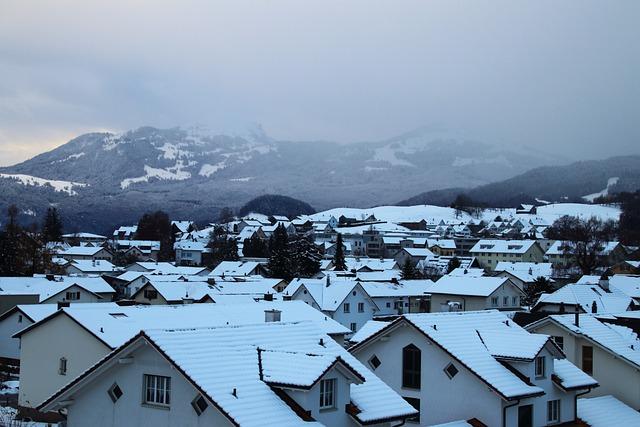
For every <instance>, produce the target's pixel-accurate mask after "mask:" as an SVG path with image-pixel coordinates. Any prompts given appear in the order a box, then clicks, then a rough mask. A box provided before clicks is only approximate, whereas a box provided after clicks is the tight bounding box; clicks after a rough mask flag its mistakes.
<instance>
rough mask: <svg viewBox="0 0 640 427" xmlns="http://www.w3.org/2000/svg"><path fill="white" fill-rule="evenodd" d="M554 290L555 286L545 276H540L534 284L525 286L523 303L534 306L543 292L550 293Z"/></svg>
mask: <svg viewBox="0 0 640 427" xmlns="http://www.w3.org/2000/svg"><path fill="white" fill-rule="evenodd" d="M552 292H553V287H552V286H551V282H549V280H548V279H547V278H545V277H538V278H537V279H536V280H534V281H533V283H532V284H530V285H529V286H527V287H525V289H524V293H525V296H524V297H523V299H522V305H526V306H532V305H533V304H535V303H536V301H538V298H540V295H542V294H550V293H552ZM563 309H564V307H563Z"/></svg>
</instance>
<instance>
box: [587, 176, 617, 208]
mask: <svg viewBox="0 0 640 427" xmlns="http://www.w3.org/2000/svg"><path fill="white" fill-rule="evenodd" d="M619 179H620V178H618V177H617V176H614V177H613V178H609V180H608V181H607V188H605V189H604V190H602V191H599V192H597V193H593V194H588V195H586V196H582V198H583V199H584V200H586V201H587V202H593V201H594V200H595V199H597V198H598V197H602V196H606V195H607V194H609V189H610V188H611V187H613V186H614V185H616V184H617V183H618V180H619Z"/></svg>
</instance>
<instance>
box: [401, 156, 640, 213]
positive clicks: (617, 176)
mask: <svg viewBox="0 0 640 427" xmlns="http://www.w3.org/2000/svg"><path fill="white" fill-rule="evenodd" d="M639 188H640V156H624V157H611V158H609V159H606V160H593V161H583V162H576V163H572V164H570V165H566V166H546V167H539V168H535V169H532V170H530V171H528V172H525V173H523V174H521V175H517V176H515V177H513V178H509V179H506V180H504V181H500V182H495V183H492V184H487V185H481V186H477V187H474V188H471V189H464V188H459V187H458V188H449V189H443V190H436V191H427V192H424V193H421V194H419V195H417V196H414V197H411V198H409V199H406V200H403V201H401V202H400V203H399V204H400V205H404V206H411V205H416V204H436V205H441V206H448V205H450V204H451V203H452V202H453V200H454V199H455V198H456V196H457V195H458V194H461V193H464V194H466V195H467V196H469V197H470V198H471V199H472V200H474V201H475V202H479V203H484V204H486V205H489V206H501V207H508V206H516V205H518V204H519V203H534V204H541V203H546V202H579V203H580V202H585V201H593V200H594V199H595V198H596V197H597V196H598V195H606V194H607V193H615V192H620V191H635V190H637V189H639Z"/></svg>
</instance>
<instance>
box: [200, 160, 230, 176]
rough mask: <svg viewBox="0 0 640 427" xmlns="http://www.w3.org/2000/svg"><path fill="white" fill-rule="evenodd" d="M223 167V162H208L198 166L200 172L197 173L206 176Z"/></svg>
mask: <svg viewBox="0 0 640 427" xmlns="http://www.w3.org/2000/svg"><path fill="white" fill-rule="evenodd" d="M225 167H226V163H225V162H218V163H216V164H215V165H210V164H208V163H205V164H203V165H202V167H201V168H200V172H198V175H200V176H206V177H207V178H208V177H210V176H211V175H213V174H214V173H216V172H218V171H219V170H222V169H224V168H225Z"/></svg>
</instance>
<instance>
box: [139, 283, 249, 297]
mask: <svg viewBox="0 0 640 427" xmlns="http://www.w3.org/2000/svg"><path fill="white" fill-rule="evenodd" d="M149 285H151V286H153V288H154V289H155V290H157V291H158V293H159V294H160V295H161V296H162V298H164V299H165V300H167V301H184V300H194V301H199V300H201V299H203V298H205V297H207V296H210V297H211V298H212V299H213V300H214V301H215V298H213V295H214V294H216V293H217V291H216V289H215V287H214V286H213V285H210V284H208V283H207V282H185V281H176V282H164V281H156V280H154V279H151V280H149V282H148V283H147V284H145V286H143V287H141V288H140V289H138V291H137V292H136V293H134V294H133V295H132V296H131V297H132V298H135V296H136V295H137V294H139V293H141V292H143V291H144V289H145V288H146V287H147V286H149ZM216 302H217V301H216ZM244 302H252V301H244Z"/></svg>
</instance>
